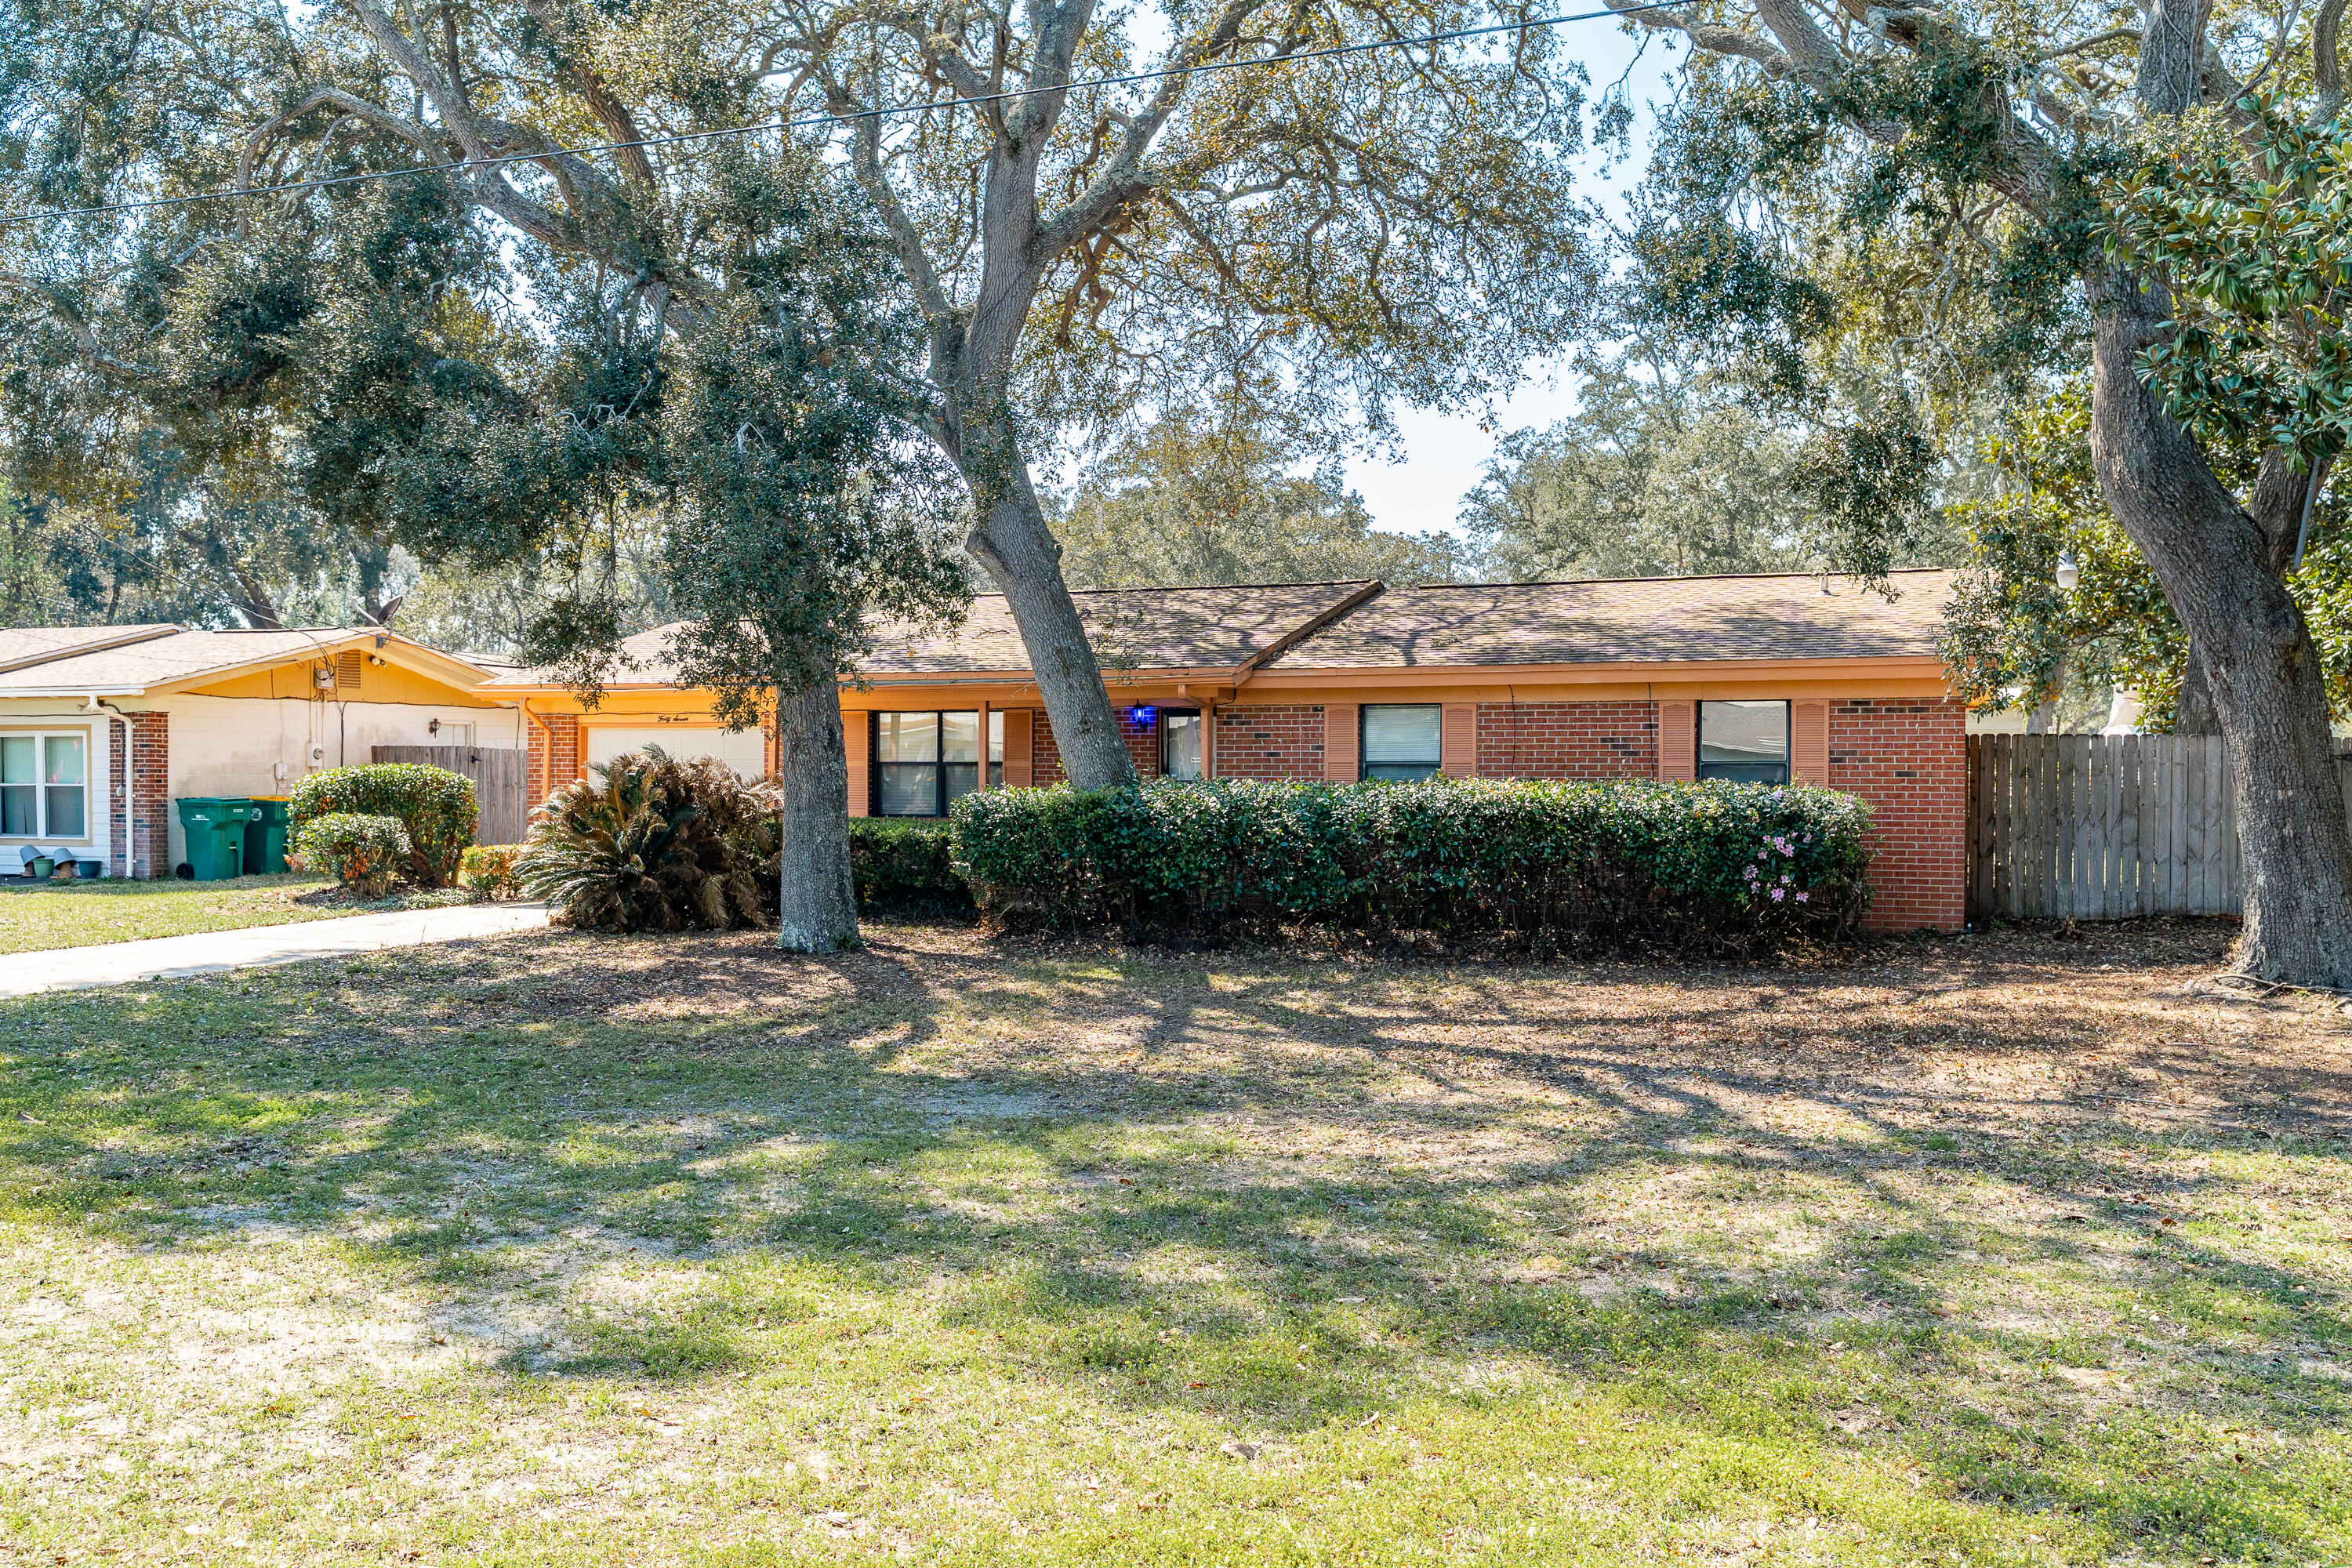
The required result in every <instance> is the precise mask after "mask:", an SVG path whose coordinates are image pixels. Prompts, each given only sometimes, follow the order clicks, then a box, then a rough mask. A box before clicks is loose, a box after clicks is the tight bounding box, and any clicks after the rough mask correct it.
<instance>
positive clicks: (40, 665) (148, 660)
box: [0, 626, 485, 697]
mask: <svg viewBox="0 0 2352 1568" xmlns="http://www.w3.org/2000/svg"><path fill="white" fill-rule="evenodd" d="M118 629H122V630H130V629H132V628H118ZM14 635H16V634H13V633H0V637H9V636H14ZM377 637H383V639H384V640H383V644H382V651H383V653H384V654H385V655H386V656H387V657H396V658H402V659H403V660H404V662H406V663H409V664H412V665H414V666H415V667H416V668H419V669H420V670H421V671H423V672H424V673H425V674H428V675H430V676H432V677H433V678H434V679H438V680H441V681H443V682H445V683H446V684H448V685H451V686H455V687H457V688H459V689H465V690H471V689H473V688H474V687H475V686H477V685H478V684H479V683H480V681H481V679H482V676H483V674H484V673H485V672H484V671H482V670H480V669H478V668H475V667H474V666H472V665H469V664H467V663H466V662H465V661H463V660H462V659H457V658H451V657H450V656H449V655H447V654H444V653H441V652H438V651H436V650H435V649H433V648H428V647H425V646H424V645H423V644H421V643H416V642H412V641H410V640H409V639H408V638H406V637H401V636H399V635H398V634H396V633H388V632H378V631H376V630H375V629H374V628H373V627H367V626H348V627H320V628H306V629H301V630H295V631H219V632H214V631H189V630H185V629H184V628H182V627H179V626H167V627H164V628H163V631H162V632H161V633H159V634H157V635H155V636H152V637H142V638H139V639H137V640H134V641H129V642H125V643H123V644H121V645H118V646H102V645H101V646H100V647H89V648H79V649H75V648H68V649H66V650H64V651H62V652H60V653H59V654H58V655H57V656H55V657H52V658H43V659H37V660H33V661H30V662H26V663H24V664H21V665H19V666H17V667H16V668H12V669H8V670H7V671H5V673H0V697H5V696H10V695H31V694H36V693H41V692H52V691H69V692H77V693H79V692H96V693H100V694H124V695H128V694H136V693H143V692H151V691H154V690H157V689H176V688H184V687H187V686H191V685H201V684H206V683H210V682H214V681H217V680H220V679H225V678H226V677H229V676H232V675H236V674H239V673H242V672H244V671H247V670H253V669H265V668H271V667H274V666H278V665H283V664H286V663H289V662H291V661H294V660H305V661H307V660H309V659H312V658H319V657H320V656H322V655H325V654H328V653H331V652H335V651H339V650H341V649H343V648H346V647H361V646H370V647H373V646H374V644H375V639H376V638H377Z"/></svg>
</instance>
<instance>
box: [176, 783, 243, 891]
mask: <svg viewBox="0 0 2352 1568" xmlns="http://www.w3.org/2000/svg"><path fill="white" fill-rule="evenodd" d="M178 804H179V807H180V830H181V831H182V832H183V833H184V834H185V835H186V837H187V840H188V858H187V859H186V860H185V861H184V865H186V867H187V868H188V869H189V871H190V872H191V873H192V874H193V875H194V878H195V879H196V880H197V881H199V882H217V881H221V880H224V879H227V878H230V877H242V876H243V875H245V829H246V826H247V824H248V823H250V822H251V821H252V820H253V803H252V802H251V801H249V800H246V799H243V798H241V797H240V798H224V797H222V796H218V795H182V796H181V797H180V799H179V802H178Z"/></svg>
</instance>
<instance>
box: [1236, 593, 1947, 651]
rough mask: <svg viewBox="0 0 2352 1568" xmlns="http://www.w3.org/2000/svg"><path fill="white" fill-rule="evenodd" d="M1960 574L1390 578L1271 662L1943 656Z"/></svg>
mask: <svg viewBox="0 0 2352 1568" xmlns="http://www.w3.org/2000/svg"><path fill="white" fill-rule="evenodd" d="M1951 577H1952V574H1950V573H1948V572H1896V573H1894V574H1892V585H1893V587H1894V589H1895V599H1894V601H1893V602H1892V603H1889V602H1888V601H1887V600H1886V599H1885V597H1884V596H1882V595H1879V594H1877V593H1875V592H1874V591H1873V590H1871V589H1870V588H1868V587H1866V586H1864V584H1860V583H1857V582H1856V581H1854V580H1853V578H1850V577H1832V578H1830V579H1829V586H1830V592H1829V593H1828V594H1826V595H1824V594H1823V593H1822V579H1821V578H1819V577H1816V576H1794V575H1790V576H1756V577H1649V578H1633V579H1625V580H1619V581H1610V582H1589V583H1506V584H1485V585H1481V586H1476V587H1463V586H1456V585H1437V586H1432V587H1427V588H1391V589H1390V590H1389V591H1388V592H1386V593H1384V594H1382V595H1380V596H1379V597H1378V598H1375V599H1373V600H1372V601H1371V602H1370V604H1367V605H1362V606H1361V607H1360V608H1358V609H1357V610H1355V611H1354V612H1353V613H1352V614H1349V615H1347V616H1341V617H1340V618H1339V620H1337V621H1335V622H1334V623H1332V624H1331V625H1330V626H1326V627H1324V628H1323V629H1322V630H1320V631H1318V632H1316V633H1315V634H1314V635H1313V636H1311V637H1307V638H1304V639H1303V640H1302V641H1300V642H1299V644H1298V645H1297V647H1292V648H1289V649H1287V650H1286V651H1285V652H1284V653H1283V654H1282V655H1281V656H1280V657H1279V658H1275V659H1272V660H1269V661H1268V662H1267V664H1266V666H1265V668H1267V669H1270V670H1272V669H1279V670H1285V671H1292V670H1307V669H1360V668H1399V667H1404V668H1429V667H1440V668H1442V667H1444V666H1448V665H1501V664H1608V663H1651V662H1669V661H1680V660H1712V659H1749V658H1899V657H1906V656H1908V657H1932V656H1933V655H1934V654H1935V652H1936V638H1937V631H1938V629H1939V627H1940V625H1941V616H1942V615H1943V609H1944V605H1945V602H1946V601H1947V600H1948V598H1949V597H1950V595H1951Z"/></svg>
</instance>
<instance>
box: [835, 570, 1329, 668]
mask: <svg viewBox="0 0 2352 1568" xmlns="http://www.w3.org/2000/svg"><path fill="white" fill-rule="evenodd" d="M1370 586H1371V584H1370V583H1360V582H1357V583H1270V584H1241V585H1238V586H1234V587H1222V588H1106V589H1100V590H1097V591H1094V592H1089V593H1081V594H1073V595H1070V596H1071V598H1073V599H1074V600H1076V603H1077V606H1078V618H1079V619H1080V620H1082V621H1084V622H1085V623H1086V626H1087V638H1088V639H1089V640H1090V641H1092V642H1093V644H1094V648H1095V658H1096V659H1097V661H1099V662H1100V664H1101V665H1102V667H1103V668H1105V669H1231V668H1234V667H1235V666H1236V665H1239V664H1241V663H1243V662H1244V660H1246V659H1249V658H1255V657H1256V656H1257V655H1259V654H1262V653H1264V652H1265V651H1266V650H1267V649H1268V648H1270V647H1274V646H1275V644H1276V643H1278V642H1280V641H1281V640H1282V639H1283V638H1285V637H1291V636H1294V635H1296V634H1297V633H1299V632H1301V631H1304V630H1305V629H1307V627H1309V626H1313V625H1314V624H1315V622H1316V620H1317V619H1318V617H1320V616H1328V615H1329V614H1330V613H1331V612H1332V611H1334V610H1336V609H1338V608H1339V606H1340V605H1344V604H1346V603H1347V602H1348V601H1349V599H1350V598H1353V597H1354V596H1355V595H1358V594H1359V593H1361V592H1362V591H1363V590H1365V589H1367V588H1369V587H1370ZM866 668H867V670H868V671H869V672H870V673H872V674H875V675H931V674H940V675H946V674H961V673H966V672H971V671H979V670H998V669H1027V668H1029V655H1028V653H1027V651H1026V650H1025V649H1024V648H1023V647H1022V645H1021V631H1020V628H1019V627H1017V626H1014V625H1013V612H1012V611H1011V610H1010V609H1008V608H1006V607H1005V603H1004V596H1003V595H1001V594H982V595H979V596H978V597H976V598H974V599H973V600H972V602H971V615H970V616H968V617H966V619H965V621H964V623H963V625H962V626H959V627H957V628H955V629H954V630H952V631H949V632H945V633H935V634H931V635H928V636H922V635H919V636H915V637H904V636H898V635H894V634H891V633H887V632H886V633H884V634H883V635H882V636H881V637H878V638H877V641H876V646H875V649H874V654H873V657H872V658H871V659H870V660H869V661H868V662H867V664H866Z"/></svg>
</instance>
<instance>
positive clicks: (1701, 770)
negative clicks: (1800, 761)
mask: <svg viewBox="0 0 2352 1568" xmlns="http://www.w3.org/2000/svg"><path fill="white" fill-rule="evenodd" d="M1708 700H1709V699H1706V698H1701V699H1699V700H1697V701H1696V702H1693V703H1692V704H1691V778H1692V780H1693V782H1695V783H1704V782H1705V781H1706V779H1707V778H1708V777H1709V776H1710V775H1709V774H1708V773H1707V771H1706V770H1707V765H1708V764H1707V761H1706V706H1707V702H1708ZM1713 700H1714V701H1717V702H1719V703H1732V702H1738V703H1743V704H1747V703H1757V702H1778V703H1779V704H1780V778H1778V779H1777V780H1773V779H1750V780H1745V781H1741V780H1732V781H1729V782H1732V783H1742V782H1745V783H1750V784H1773V785H1774V786H1775V787H1778V788H1786V787H1787V786H1788V785H1790V784H1793V783H1794V782H1796V777H1797V731H1796V713H1797V705H1796V703H1795V702H1793V701H1791V700H1789V699H1788V698H1785V697H1718V698H1715V699H1713ZM1715 765H1716V766H1717V767H1752V766H1759V765H1761V764H1757V763H1716V764H1715Z"/></svg>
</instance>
